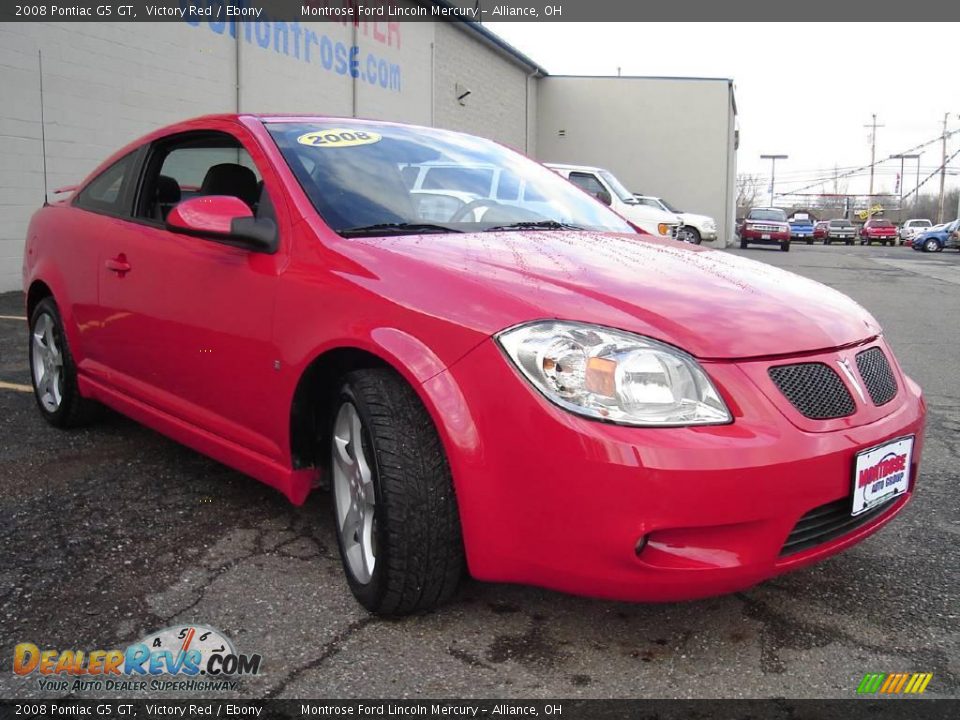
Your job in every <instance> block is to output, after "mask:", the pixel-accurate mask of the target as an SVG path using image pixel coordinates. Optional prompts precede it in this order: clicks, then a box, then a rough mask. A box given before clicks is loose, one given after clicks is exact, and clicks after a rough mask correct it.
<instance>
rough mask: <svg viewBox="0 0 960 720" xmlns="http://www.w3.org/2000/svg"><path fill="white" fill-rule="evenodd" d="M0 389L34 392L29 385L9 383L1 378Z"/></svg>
mask: <svg viewBox="0 0 960 720" xmlns="http://www.w3.org/2000/svg"><path fill="white" fill-rule="evenodd" d="M0 390H16V391H17V392H26V393H28V392H33V388H32V387H30V386H29V385H19V384H17V383H8V382H4V381H3V380H0Z"/></svg>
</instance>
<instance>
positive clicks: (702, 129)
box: [536, 75, 737, 244]
mask: <svg viewBox="0 0 960 720" xmlns="http://www.w3.org/2000/svg"><path fill="white" fill-rule="evenodd" d="M538 86H539V92H538V95H539V100H538V103H539V104H538V109H539V113H538V119H537V148H536V154H537V157H539V158H541V159H542V160H543V161H545V162H557V163H571V164H577V165H598V166H600V167H605V168H607V169H608V170H610V171H612V172H613V174H614V175H616V176H617V178H618V179H619V180H620V181H621V182H623V183H624V185H626V186H627V188H628V189H629V190H630V191H631V192H634V193H636V194H639V195H655V196H657V197H662V198H665V199H666V200H667V201H668V202H669V203H670V204H671V205H672V206H674V207H677V208H679V209H681V210H686V211H687V212H693V213H701V214H704V215H709V216H711V217H712V218H714V220H716V222H717V230H718V233H719V236H720V239H719V241H718V244H729V242H732V238H733V226H734V222H735V219H736V218H735V208H734V205H735V203H736V195H735V193H736V146H737V106H736V99H735V97H734V90H733V81H732V80H727V79H722V78H655V77H570V76H556V75H551V76H549V77H545V78H543V79H541V80H540V81H539V82H538Z"/></svg>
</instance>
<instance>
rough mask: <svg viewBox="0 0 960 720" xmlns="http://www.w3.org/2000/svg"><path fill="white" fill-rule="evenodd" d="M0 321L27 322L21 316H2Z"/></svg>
mask: <svg viewBox="0 0 960 720" xmlns="http://www.w3.org/2000/svg"><path fill="white" fill-rule="evenodd" d="M0 320H19V321H20V322H26V321H27V319H26V318H25V317H20V316H19V315H0Z"/></svg>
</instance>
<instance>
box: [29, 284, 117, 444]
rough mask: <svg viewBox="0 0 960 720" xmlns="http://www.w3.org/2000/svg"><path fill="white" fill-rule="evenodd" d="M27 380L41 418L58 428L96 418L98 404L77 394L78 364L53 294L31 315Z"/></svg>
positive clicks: (78, 392) (88, 421)
mask: <svg viewBox="0 0 960 720" xmlns="http://www.w3.org/2000/svg"><path fill="white" fill-rule="evenodd" d="M28 355H29V361H30V379H31V381H32V384H33V395H34V397H35V398H36V400H37V407H39V408H40V413H41V415H43V418H44V419H45V420H46V421H47V422H48V423H50V424H51V425H53V426H54V427H57V428H64V429H65V428H72V427H81V426H83V425H86V424H88V423H90V422H91V421H92V420H94V419H96V416H97V413H98V411H99V409H100V407H99V405H97V403H95V402H93V401H92V400H87V399H86V398H84V397H83V396H82V395H80V389H79V387H78V384H77V366H76V363H74V361H73V355H72V354H71V353H70V347H69V345H68V344H67V336H66V334H65V333H64V331H63V319H62V318H61V317H60V310H59V308H58V307H57V303H56V302H54V300H53V298H52V297H46V298H44V299H43V300H41V301H40V302H39V303H37V306H36V307H35V308H34V309H33V313H32V314H31V315H30V350H29V353H28Z"/></svg>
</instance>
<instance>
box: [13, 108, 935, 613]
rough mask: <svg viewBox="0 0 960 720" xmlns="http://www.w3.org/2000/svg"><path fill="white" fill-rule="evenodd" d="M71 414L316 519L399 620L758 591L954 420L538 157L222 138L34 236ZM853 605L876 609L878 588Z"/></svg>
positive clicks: (61, 405)
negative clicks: (481, 601) (142, 439)
mask: <svg viewBox="0 0 960 720" xmlns="http://www.w3.org/2000/svg"><path fill="white" fill-rule="evenodd" d="M28 232H29V234H28V238H27V252H26V255H25V261H24V287H25V288H27V306H28V307H27V310H28V316H29V322H30V364H31V370H32V376H33V384H34V387H35V391H36V397H37V403H38V406H39V408H40V412H41V413H43V415H44V416H45V417H46V419H47V420H48V421H49V422H50V423H52V424H53V425H55V426H58V427H63V428H66V427H71V426H74V425H77V424H80V423H83V422H87V421H89V420H91V419H92V418H93V417H94V416H95V415H96V411H97V409H98V407H99V405H100V404H103V405H107V406H110V407H112V408H114V409H115V410H118V411H119V412H121V413H124V414H126V415H128V416H130V417H132V418H135V419H136V420H138V421H140V422H142V423H144V424H145V425H147V426H149V427H151V428H154V429H156V430H158V431H160V432H162V433H165V434H167V435H168V436H170V437H172V438H175V439H176V440H179V441H180V442H182V443H185V444H186V445H189V446H191V447H193V448H195V449H197V450H199V451H201V452H203V453H206V454H208V455H210V456H211V457H213V458H216V459H217V460H220V461H221V462H223V463H226V464H227V465H230V466H232V467H234V468H236V469H238V470H240V471H242V472H244V473H247V474H249V475H251V476H253V477H255V478H257V479H259V480H261V481H263V482H265V483H267V484H269V485H271V486H273V487H275V488H277V489H278V490H279V491H281V492H282V493H284V494H285V495H286V496H287V497H288V498H289V499H290V500H291V501H292V502H294V503H302V502H303V501H304V499H305V498H306V496H307V494H308V493H309V492H310V490H311V488H313V487H315V486H318V485H324V484H325V485H328V486H329V488H330V489H331V496H332V501H331V505H332V512H333V514H334V516H335V520H336V522H335V525H336V530H337V538H338V544H339V548H340V553H341V557H342V560H343V566H344V570H345V574H346V578H347V581H348V583H349V585H350V588H351V589H352V591H353V593H354V595H355V596H356V598H357V599H358V600H359V601H360V602H361V603H362V604H363V605H364V606H365V607H367V608H368V609H369V610H371V611H373V612H377V613H381V614H385V615H398V614H403V613H408V612H412V611H416V610H419V609H423V608H428V607H432V606H435V605H437V604H438V603H441V602H443V601H444V600H446V599H448V598H449V597H450V596H451V595H452V594H453V592H454V590H455V589H456V587H457V584H458V581H459V580H460V578H461V577H462V575H463V573H464V569H465V568H466V569H467V570H469V572H470V574H472V575H473V576H474V577H476V578H478V579H481V580H491V581H504V582H517V583H526V584H535V585H540V586H544V587H548V588H555V589H558V590H562V591H566V592H570V593H579V594H585V595H591V596H597V597H608V598H619V599H623V600H643V601H648V600H649V601H653V600H678V599H688V598H696V597H702V596H708V595H713V594H717V593H724V592H730V591H734V590H738V589H741V588H745V587H748V586H750V585H752V584H755V583H757V582H759V581H762V580H764V579H765V578H769V577H772V576H774V575H777V574H779V573H782V572H785V571H788V570H791V569H794V568H798V567H801V566H804V565H807V564H809V563H812V562H815V561H817V560H821V559H823V558H825V557H827V556H829V555H832V554H834V553H836V552H838V551H840V550H843V549H844V548H847V547H849V546H851V545H853V544H854V543H856V542H859V541H860V540H862V539H863V538H865V537H866V536H867V535H869V534H871V533H873V532H874V531H876V530H877V529H879V528H880V527H881V526H883V525H884V524H885V523H887V522H889V521H890V520H891V519H892V518H893V517H894V516H895V515H896V514H897V513H898V512H900V510H901V509H902V508H903V507H904V505H905V504H906V503H907V502H908V501H909V500H910V497H911V494H912V493H913V491H914V487H915V484H916V482H917V475H918V465H919V459H920V453H921V446H922V443H923V427H924V415H925V405H924V401H923V398H922V395H921V391H920V388H919V387H918V386H917V385H916V384H915V383H914V382H913V381H912V380H911V379H910V378H908V377H907V376H906V375H905V374H904V373H903V371H902V370H901V368H900V366H899V364H898V363H897V361H896V358H894V356H893V353H892V352H891V350H890V348H889V346H888V345H887V343H886V341H885V339H884V336H883V333H882V332H881V329H880V327H879V326H878V324H877V322H876V321H875V320H874V319H873V318H872V317H871V316H870V315H869V314H868V313H867V312H866V311H865V310H864V309H863V308H861V307H860V306H859V305H857V304H856V303H854V302H853V301H852V300H850V299H849V298H847V297H845V296H844V295H842V294H840V293H838V292H835V291H833V290H831V289H829V288H827V287H824V286H822V285H819V284H817V283H814V282H812V281H808V280H805V279H803V278H800V277H797V276H795V275H792V274H790V273H787V272H783V271H781V270H778V269H775V268H773V267H770V266H768V265H765V264H760V263H756V262H751V261H749V260H745V259H742V258H738V257H735V256H733V255H730V254H727V253H723V252H720V251H716V250H711V249H707V248H704V247H697V246H691V245H688V244H682V243H677V242H675V241H673V240H670V239H668V238H659V237H652V236H649V235H646V234H643V233H638V232H637V230H636V228H634V227H633V226H631V225H630V224H628V223H627V222H625V221H624V220H623V219H621V218H620V217H619V216H618V215H616V214H615V213H613V212H612V211H610V210H609V209H608V208H607V207H605V206H604V205H603V204H601V203H600V202H598V201H596V200H595V199H594V198H592V197H590V196H588V195H587V194H585V193H584V192H582V191H581V190H580V189H579V188H577V187H575V186H573V185H571V184H570V183H568V182H567V181H566V180H564V179H563V178H561V177H560V176H558V175H556V174H555V173H553V172H551V171H550V170H548V169H546V168H544V167H542V166H540V165H538V164H537V163H535V162H533V161H531V160H528V159H527V158H525V157H523V156H522V155H519V154H517V153H515V152H513V151H511V150H509V149H507V148H504V147H502V146H500V145H497V144H496V143H493V142H490V141H487V140H483V139H480V138H476V137H472V136H469V135H463V134H459V133H453V132H447V131H441V130H436V129H428V128H421V127H412V126H407V125H400V124H391V123H381V122H373V121H362V120H356V119H335V118H326V117H267V116H250V115H242V116H236V115H223V116H210V117H204V118H199V119H196V120H191V121H187V122H183V123H180V124H178V125H174V126H171V127H167V128H165V129H162V130H159V131H157V132H154V133H152V134H151V135H149V136H147V137H145V138H143V139H142V140H140V141H138V142H135V143H133V144H131V145H129V146H127V147H126V148H124V149H122V150H120V151H119V152H118V153H116V154H115V155H114V156H113V157H111V158H109V159H108V160H107V161H106V162H105V163H104V164H103V165H102V166H101V167H99V168H98V169H97V170H95V171H94V172H93V173H92V175H91V176H90V177H89V178H88V179H87V180H86V181H84V182H83V183H82V184H81V185H80V186H79V187H78V188H77V189H76V190H75V191H74V193H73V194H72V196H71V197H69V198H68V199H65V200H61V201H58V202H55V203H53V204H50V205H47V206H45V207H44V208H42V209H41V210H39V211H38V212H37V213H36V215H35V216H34V218H33V220H32V222H31V224H30V227H29V231H28ZM851 582H857V580H856V579H855V578H851Z"/></svg>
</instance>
